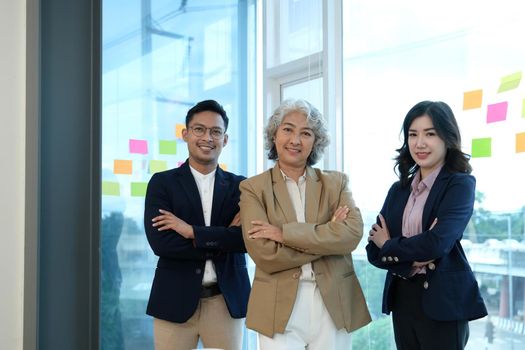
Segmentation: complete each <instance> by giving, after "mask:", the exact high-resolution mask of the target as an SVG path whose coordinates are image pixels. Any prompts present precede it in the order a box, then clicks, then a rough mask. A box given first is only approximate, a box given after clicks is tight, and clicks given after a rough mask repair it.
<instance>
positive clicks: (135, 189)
mask: <svg viewBox="0 0 525 350" xmlns="http://www.w3.org/2000/svg"><path fill="white" fill-rule="evenodd" d="M147 189H148V183H147V182H132V183H131V196H132V197H145V196H146V190H147Z"/></svg>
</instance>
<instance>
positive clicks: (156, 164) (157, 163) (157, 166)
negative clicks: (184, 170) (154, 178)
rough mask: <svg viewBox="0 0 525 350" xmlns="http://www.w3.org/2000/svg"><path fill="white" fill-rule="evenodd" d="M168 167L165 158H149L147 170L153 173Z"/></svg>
mask: <svg viewBox="0 0 525 350" xmlns="http://www.w3.org/2000/svg"><path fill="white" fill-rule="evenodd" d="M167 169H168V163H167V162H166V161H165V160H150V161H149V172H150V174H155V173H158V172H161V171H164V170H167Z"/></svg>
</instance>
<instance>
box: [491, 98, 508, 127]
mask: <svg viewBox="0 0 525 350" xmlns="http://www.w3.org/2000/svg"><path fill="white" fill-rule="evenodd" d="M507 106H508V102H500V103H494V104H491V105H488V106H487V123H494V122H500V121H502V120H505V119H507Z"/></svg>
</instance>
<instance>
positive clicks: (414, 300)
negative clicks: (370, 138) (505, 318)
mask: <svg viewBox="0 0 525 350" xmlns="http://www.w3.org/2000/svg"><path fill="white" fill-rule="evenodd" d="M402 131H403V136H404V141H403V145H402V146H401V148H399V149H398V150H397V152H398V153H399V154H398V156H397V157H396V166H395V168H396V173H397V174H398V176H399V181H397V182H395V183H394V184H393V185H392V187H391V188H390V190H389V191H388V194H387V197H386V199H385V202H384V204H383V208H382V209H381V213H380V214H379V215H378V220H377V223H376V224H374V225H372V229H371V230H370V233H369V238H368V241H369V243H368V245H367V247H366V250H367V255H368V260H369V261H370V263H372V264H373V265H374V266H376V267H378V268H381V269H385V270H387V275H386V280H385V287H384V291H383V312H384V313H386V314H389V313H390V312H392V321H393V328H394V336H395V341H396V345H397V348H398V349H411V350H412V349H424V350H429V349H463V348H464V347H465V345H466V343H467V340H468V336H469V328H468V321H469V320H474V319H477V318H481V317H484V316H486V315H487V310H486V308H485V304H484V302H483V299H482V298H481V295H480V293H479V289H478V284H477V282H476V279H475V277H474V274H473V272H472V270H471V268H470V266H469V263H468V261H467V258H466V256H465V253H464V251H463V248H462V246H461V243H460V241H461V238H462V236H463V232H464V230H465V227H466V226H467V224H468V221H469V219H470V217H471V215H472V210H473V205H474V195H475V185H476V180H475V178H474V177H473V176H472V175H470V172H471V170H472V168H471V166H470V164H469V158H470V157H469V156H468V155H466V154H464V153H463V152H462V151H461V137H460V133H459V128H458V125H457V122H456V119H455V117H454V114H453V112H452V110H451V109H450V107H449V106H448V105H447V104H445V103H443V102H432V101H423V102H420V103H418V104H416V105H415V106H414V107H412V109H411V110H410V111H409V112H408V114H407V115H406V117H405V120H404V122H403V130H402Z"/></svg>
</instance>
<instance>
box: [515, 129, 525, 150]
mask: <svg viewBox="0 0 525 350" xmlns="http://www.w3.org/2000/svg"><path fill="white" fill-rule="evenodd" d="M521 152H525V132H520V133H519V134H516V153H521Z"/></svg>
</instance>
